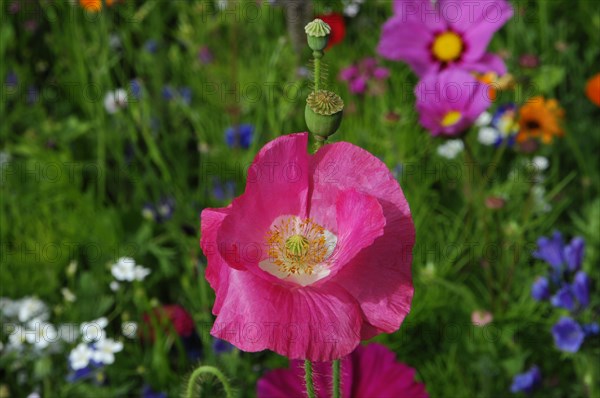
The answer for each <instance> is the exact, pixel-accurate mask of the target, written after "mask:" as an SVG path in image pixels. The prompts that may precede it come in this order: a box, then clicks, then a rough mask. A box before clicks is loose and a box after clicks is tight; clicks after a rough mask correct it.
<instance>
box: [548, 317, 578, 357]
mask: <svg viewBox="0 0 600 398" xmlns="http://www.w3.org/2000/svg"><path fill="white" fill-rule="evenodd" d="M552 335H553V336H554V344H556V347H558V349H560V350H562V351H565V352H577V351H579V347H581V344H583V340H584V339H585V333H584V332H583V329H582V328H581V326H580V325H579V324H578V323H577V322H576V321H574V320H573V319H571V318H569V317H562V318H560V320H559V321H558V322H557V323H556V324H555V325H554V326H553V327H552Z"/></svg>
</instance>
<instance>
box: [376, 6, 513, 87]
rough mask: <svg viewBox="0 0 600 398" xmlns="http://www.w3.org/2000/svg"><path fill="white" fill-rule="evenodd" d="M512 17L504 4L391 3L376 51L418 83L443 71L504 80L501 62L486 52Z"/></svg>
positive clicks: (498, 58)
mask: <svg viewBox="0 0 600 398" xmlns="http://www.w3.org/2000/svg"><path fill="white" fill-rule="evenodd" d="M512 15H513V9H512V7H511V5H510V3H509V2H508V1H506V0H481V1H477V2H470V1H467V0H458V1H457V0H438V1H437V2H436V3H435V4H434V3H433V2H431V1H430V0H395V1H394V16H392V18H391V19H389V20H388V21H387V22H386V23H385V25H383V29H382V34H381V39H380V41H379V45H378V47H377V51H378V52H379V54H381V55H382V56H383V57H385V58H387V59H390V60H393V61H404V62H406V63H408V64H409V65H410V66H411V68H412V69H413V71H414V72H415V73H416V74H417V75H418V76H419V77H423V76H426V75H427V74H430V73H438V72H440V71H441V70H444V69H446V68H461V69H463V70H466V71H469V72H481V73H487V72H490V71H493V72H496V73H498V74H499V75H503V74H504V73H506V66H505V65H504V62H503V61H502V59H501V58H500V57H498V56H496V55H493V54H490V53H486V52H485V51H486V49H487V46H488V44H489V42H490V41H491V39H492V36H493V35H494V33H495V32H496V31H497V30H498V29H500V28H501V27H502V26H503V25H504V24H505V23H506V21H508V20H509V19H510V18H511V17H512Z"/></svg>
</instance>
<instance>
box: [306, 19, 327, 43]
mask: <svg viewBox="0 0 600 398" xmlns="http://www.w3.org/2000/svg"><path fill="white" fill-rule="evenodd" d="M304 31H305V32H306V37H307V39H308V46H309V47H310V49H311V50H313V51H323V49H324V48H325V47H327V42H328V41H329V34H330V33H331V27H330V26H329V25H327V24H326V23H325V22H323V20H321V19H319V18H317V19H315V20H314V21H312V22H309V23H308V25H306V26H305V27H304Z"/></svg>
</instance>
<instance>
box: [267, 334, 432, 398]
mask: <svg viewBox="0 0 600 398" xmlns="http://www.w3.org/2000/svg"><path fill="white" fill-rule="evenodd" d="M341 366H342V372H341V373H342V375H341V377H342V379H341V389H342V391H341V393H342V394H341V396H342V397H343V398H353V397H357V398H363V397H369V398H378V397H379V398H384V397H385V398H387V397H395V398H409V397H410V398H427V397H428V396H429V395H428V394H427V390H426V389H425V385H424V384H422V383H418V382H417V381H415V370H414V369H412V368H410V367H408V366H407V365H405V364H403V363H400V362H397V361H396V355H395V354H394V353H393V352H392V351H390V350H389V349H388V348H387V347H385V346H383V345H381V344H375V343H373V344H369V345H367V346H359V347H358V348H357V349H356V350H354V352H353V353H352V354H350V355H349V356H347V357H345V358H344V359H343V360H342V363H341ZM331 373H332V372H331V363H329V362H317V363H315V364H314V366H313V375H314V381H315V392H316V394H317V396H319V397H320V398H328V397H331V385H332V376H331ZM256 389H257V396H258V398H290V397H294V398H295V397H302V398H303V397H306V387H305V383H304V368H303V363H302V361H292V362H291V364H290V369H277V370H273V371H271V372H268V373H267V374H266V375H265V376H263V377H262V378H261V379H260V380H258V384H257V386H256Z"/></svg>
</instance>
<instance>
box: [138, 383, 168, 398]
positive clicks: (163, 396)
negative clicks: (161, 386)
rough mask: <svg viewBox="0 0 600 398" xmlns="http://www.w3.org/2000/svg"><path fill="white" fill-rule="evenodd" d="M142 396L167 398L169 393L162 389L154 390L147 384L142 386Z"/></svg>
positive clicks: (146, 397)
mask: <svg viewBox="0 0 600 398" xmlns="http://www.w3.org/2000/svg"><path fill="white" fill-rule="evenodd" d="M141 397H142V398H167V394H166V393H164V392H162V391H154V390H153V389H152V387H150V385H148V384H145V385H144V387H143V388H142V395H141Z"/></svg>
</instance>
